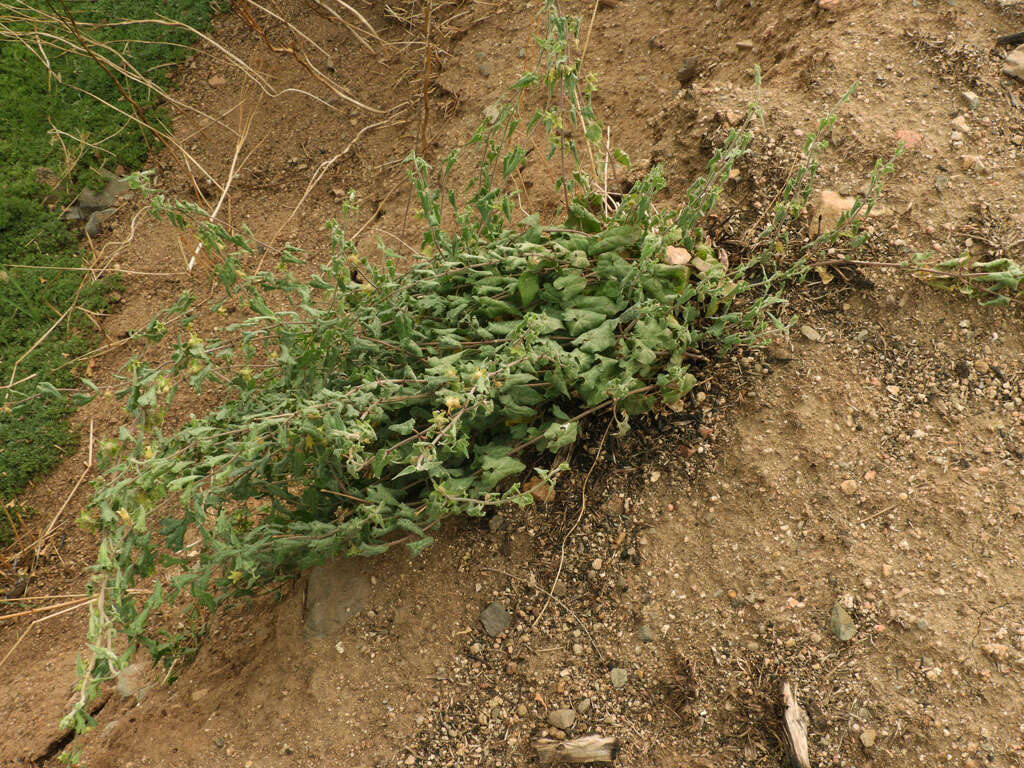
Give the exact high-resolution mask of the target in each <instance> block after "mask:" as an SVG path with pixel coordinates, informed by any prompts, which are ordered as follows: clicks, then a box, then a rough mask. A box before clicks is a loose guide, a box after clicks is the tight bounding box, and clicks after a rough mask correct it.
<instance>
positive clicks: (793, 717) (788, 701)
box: [782, 682, 811, 768]
mask: <svg viewBox="0 0 1024 768" xmlns="http://www.w3.org/2000/svg"><path fill="white" fill-rule="evenodd" d="M782 704H783V706H785V707H786V711H785V713H784V714H783V716H782V719H783V725H784V726H785V730H786V742H787V743H788V745H789V751H790V755H791V756H792V758H793V763H794V764H795V765H797V766H798V768H811V758H810V754H809V747H808V744H807V726H808V725H810V720H808V718H807V713H806V712H805V711H804V708H803V707H801V706H800V704H798V703H797V700H796V693H794V691H793V688H792V687H791V686H790V684H789V683H788V682H786V683H783V684H782Z"/></svg>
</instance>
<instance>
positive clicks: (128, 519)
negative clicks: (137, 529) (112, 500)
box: [117, 507, 132, 525]
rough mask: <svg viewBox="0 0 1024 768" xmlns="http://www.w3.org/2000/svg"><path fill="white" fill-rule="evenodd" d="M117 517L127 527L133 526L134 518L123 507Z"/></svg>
mask: <svg viewBox="0 0 1024 768" xmlns="http://www.w3.org/2000/svg"><path fill="white" fill-rule="evenodd" d="M117 516H118V517H119V518H120V520H121V522H122V523H124V524H125V525H131V523H132V516H131V515H129V514H128V510H127V509H125V508H124V507H121V508H120V509H119V510H117Z"/></svg>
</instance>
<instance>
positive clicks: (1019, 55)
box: [1003, 45, 1024, 80]
mask: <svg viewBox="0 0 1024 768" xmlns="http://www.w3.org/2000/svg"><path fill="white" fill-rule="evenodd" d="M1003 74H1004V75H1009V76H1010V77H1016V78H1017V79H1018V80H1024V45H1019V46H1017V47H1016V48H1014V49H1013V50H1012V51H1010V55H1009V56H1007V57H1006V62H1005V63H1004V64H1003Z"/></svg>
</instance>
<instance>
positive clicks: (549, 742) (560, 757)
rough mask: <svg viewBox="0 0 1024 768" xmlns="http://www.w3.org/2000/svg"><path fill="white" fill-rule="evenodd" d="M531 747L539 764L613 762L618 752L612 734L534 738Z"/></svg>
mask: <svg viewBox="0 0 1024 768" xmlns="http://www.w3.org/2000/svg"><path fill="white" fill-rule="evenodd" d="M533 748H534V749H536V750H537V758H538V760H539V762H540V763H541V765H546V764H548V763H613V762H615V757H616V755H618V754H619V740H618V739H616V738H615V737H614V736H598V735H597V734H596V733H594V734H591V735H590V736H581V737H580V738H578V739H569V740H568V741H559V740H557V739H536V740H535V741H534V742H533Z"/></svg>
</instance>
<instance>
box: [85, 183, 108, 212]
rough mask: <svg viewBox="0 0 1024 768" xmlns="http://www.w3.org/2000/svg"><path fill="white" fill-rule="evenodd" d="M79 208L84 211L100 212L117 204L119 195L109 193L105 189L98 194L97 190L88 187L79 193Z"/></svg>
mask: <svg viewBox="0 0 1024 768" xmlns="http://www.w3.org/2000/svg"><path fill="white" fill-rule="evenodd" d="M77 202H78V207H79V208H81V209H82V210H83V211H98V210H100V209H101V208H109V207H110V206H112V205H113V204H114V203H116V202H117V195H114V194H112V193H111V192H108V191H107V190H106V189H105V188H104V189H101V190H100V191H99V192H97V191H96V190H95V189H89V188H88V187H86V188H85V189H83V190H82V191H81V192H79V193H78V201H77Z"/></svg>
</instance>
